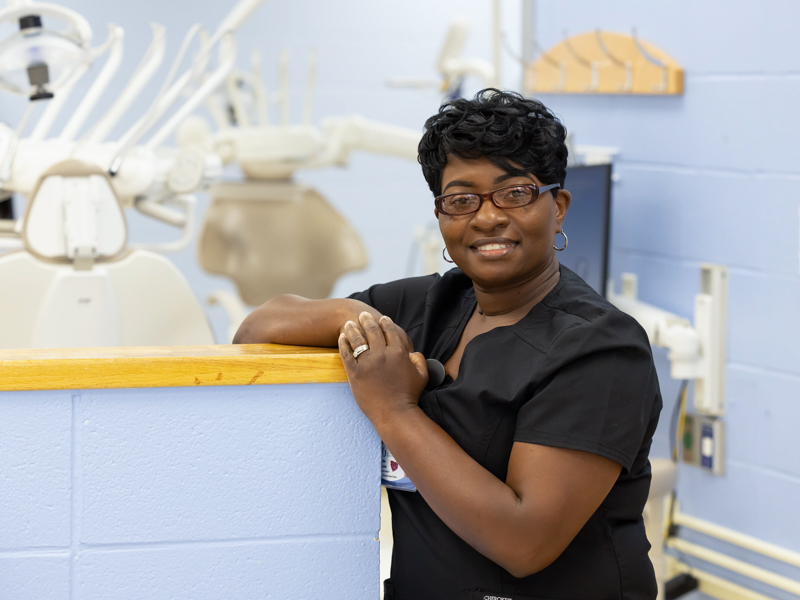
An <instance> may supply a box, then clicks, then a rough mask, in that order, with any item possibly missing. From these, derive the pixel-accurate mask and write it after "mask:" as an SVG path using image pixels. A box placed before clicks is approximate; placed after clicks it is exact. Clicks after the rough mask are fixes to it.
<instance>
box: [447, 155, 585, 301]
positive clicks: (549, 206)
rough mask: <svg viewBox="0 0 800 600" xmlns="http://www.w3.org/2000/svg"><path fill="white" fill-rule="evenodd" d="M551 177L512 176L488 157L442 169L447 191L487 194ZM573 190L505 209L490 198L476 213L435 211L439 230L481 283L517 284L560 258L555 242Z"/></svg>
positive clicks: (459, 161) (451, 162)
mask: <svg viewBox="0 0 800 600" xmlns="http://www.w3.org/2000/svg"><path fill="white" fill-rule="evenodd" d="M530 183H535V184H536V185H538V186H540V187H541V186H543V185H546V184H547V183H552V182H549V181H548V182H542V181H539V180H538V179H537V178H536V177H535V176H534V175H532V174H529V175H509V174H508V173H506V172H505V171H504V170H503V169H501V168H500V167H498V166H497V165H495V164H494V163H492V162H491V161H490V160H489V159H488V158H477V159H462V158H457V157H450V158H449V159H448V161H447V165H446V166H445V168H444V171H443V172H442V195H444V194H455V193H478V194H481V193H486V192H491V191H493V190H496V189H499V188H502V187H508V186H512V185H520V184H530ZM569 202H570V194H569V192H567V191H565V190H558V195H557V196H556V197H555V198H554V197H553V194H552V193H551V192H549V191H548V192H544V193H543V194H542V195H541V196H539V198H537V199H536V201H535V202H534V203H533V204H529V205H528V206H523V207H520V208H512V209H507V210H503V209H501V208H497V207H496V206H495V205H494V203H492V202H491V201H490V200H485V201H484V202H483V203H482V204H481V206H480V208H479V209H478V211H477V212H475V213H472V214H469V215H457V216H450V215H445V214H442V213H440V212H439V211H438V210H436V213H435V214H436V217H437V219H439V230H440V231H441V232H442V237H443V238H444V243H445V246H447V252H448V253H449V254H450V257H451V258H452V259H453V260H454V261H455V263H456V265H458V267H459V268H460V269H461V270H462V271H464V273H465V274H466V275H467V276H469V278H470V279H472V281H473V282H474V283H476V284H477V285H479V286H480V287H482V288H498V287H501V288H502V287H506V286H508V287H513V286H514V285H516V284H520V283H524V282H526V281H529V280H531V279H533V278H534V277H536V276H537V275H539V274H541V273H542V272H544V271H545V270H546V269H547V267H548V265H550V264H552V263H553V261H554V260H555V256H554V254H555V250H554V249H553V243H554V240H555V234H556V232H557V231H558V230H559V229H560V228H561V223H562V222H563V220H564V216H565V215H566V213H567V208H568V207H569Z"/></svg>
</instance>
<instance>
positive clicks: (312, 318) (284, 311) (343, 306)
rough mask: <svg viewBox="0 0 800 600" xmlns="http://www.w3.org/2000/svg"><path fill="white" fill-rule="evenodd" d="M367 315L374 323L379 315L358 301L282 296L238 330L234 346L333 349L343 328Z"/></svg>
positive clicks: (270, 301)
mask: <svg viewBox="0 0 800 600" xmlns="http://www.w3.org/2000/svg"><path fill="white" fill-rule="evenodd" d="M364 311H367V312H369V313H371V314H372V315H373V316H374V317H375V318H376V319H379V318H380V317H381V313H379V312H378V311H377V310H375V309H374V308H372V307H371V306H369V305H367V304H364V303H363V302H360V301H358V300H350V299H348V298H342V299H334V300H308V299H307V298H302V297H300V296H293V295H290V294H285V295H283V296H276V297H275V298H272V299H271V300H268V301H267V302H265V303H264V304H262V305H261V306H259V307H258V308H257V309H255V310H254V311H253V312H251V313H250V314H249V315H248V316H247V318H246V319H245V320H244V321H243V322H242V324H241V325H240V326H239V330H238V331H237V332H236V335H235V336H234V338H233V343H234V344H266V343H272V344H287V345H293V346H323V347H329V348H333V347H336V340H337V338H338V337H339V333H340V332H341V330H342V328H343V327H344V324H345V323H346V322H347V321H348V320H352V321H358V315H359V313H361V312H364Z"/></svg>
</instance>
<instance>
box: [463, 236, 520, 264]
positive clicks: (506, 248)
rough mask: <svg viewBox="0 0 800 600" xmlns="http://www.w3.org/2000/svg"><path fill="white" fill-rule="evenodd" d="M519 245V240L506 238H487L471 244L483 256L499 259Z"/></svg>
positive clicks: (472, 248)
mask: <svg viewBox="0 0 800 600" xmlns="http://www.w3.org/2000/svg"><path fill="white" fill-rule="evenodd" d="M517 246H519V242H515V241H513V240H509V239H506V238H486V239H482V240H479V241H477V242H475V243H474V244H472V245H471V246H470V249H471V250H472V251H473V252H475V254H477V255H478V256H480V257H481V258H487V259H490V260H491V259H497V258H503V257H504V256H508V255H509V254H511V253H512V252H513V251H514V249H515V248H516V247H517Z"/></svg>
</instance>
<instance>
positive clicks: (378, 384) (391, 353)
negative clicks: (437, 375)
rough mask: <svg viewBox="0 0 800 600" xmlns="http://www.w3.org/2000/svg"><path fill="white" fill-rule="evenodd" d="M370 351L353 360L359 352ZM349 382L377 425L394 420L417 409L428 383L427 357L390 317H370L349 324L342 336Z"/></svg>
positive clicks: (365, 315) (341, 345) (364, 315)
mask: <svg viewBox="0 0 800 600" xmlns="http://www.w3.org/2000/svg"><path fill="white" fill-rule="evenodd" d="M365 344H366V345H367V347H368V350H366V351H364V352H362V353H361V354H359V356H358V358H355V357H354V356H353V352H354V350H355V349H357V348H359V347H361V346H363V345H365ZM339 353H340V354H341V356H342V362H343V364H344V368H345V370H346V371H347V379H348V381H349V382H350V388H351V389H352V391H353V396H354V397H355V399H356V402H358V406H359V408H361V410H362V411H363V412H364V414H365V415H366V416H367V417H368V418H369V420H370V421H372V422H373V423H376V424H377V423H379V422H380V421H382V420H384V419H390V418H391V417H392V414H393V413H395V412H397V411H401V412H402V411H404V410H407V409H409V408H414V407H416V406H417V404H418V402H419V396H420V394H421V393H422V390H424V389H425V384H426V383H427V382H428V368H427V365H426V364H425V357H424V356H422V354H420V353H419V352H414V346H413V344H412V343H411V340H410V339H409V338H408V335H406V332H405V331H403V329H401V328H400V327H398V326H397V325H396V324H395V323H394V322H393V321H392V320H391V319H390V318H389V317H387V316H385V315H384V316H382V317H380V318H379V319H378V320H376V319H375V317H373V316H372V315H371V314H370V313H368V312H366V311H365V312H362V313H361V314H360V315H358V323H356V322H354V321H347V322H346V323H345V324H344V325H343V327H342V333H341V334H340V335H339Z"/></svg>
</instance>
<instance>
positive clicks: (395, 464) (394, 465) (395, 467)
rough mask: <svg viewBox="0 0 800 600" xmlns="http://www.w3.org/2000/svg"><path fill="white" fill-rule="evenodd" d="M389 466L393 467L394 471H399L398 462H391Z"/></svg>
mask: <svg viewBox="0 0 800 600" xmlns="http://www.w3.org/2000/svg"><path fill="white" fill-rule="evenodd" d="M389 464H390V465H391V466H392V471H397V467H399V466H400V465H398V464H397V463H396V462H394V461H393V460H390V461H389Z"/></svg>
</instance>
